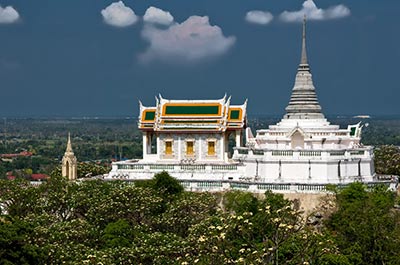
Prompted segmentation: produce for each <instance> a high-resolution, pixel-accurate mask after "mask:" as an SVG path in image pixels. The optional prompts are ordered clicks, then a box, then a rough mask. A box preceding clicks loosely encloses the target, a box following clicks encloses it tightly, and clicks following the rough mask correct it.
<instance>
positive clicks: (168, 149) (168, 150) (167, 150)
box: [165, 140, 172, 155]
mask: <svg viewBox="0 0 400 265" xmlns="http://www.w3.org/2000/svg"><path fill="white" fill-rule="evenodd" d="M165 154H166V155H172V141H171V140H170V141H165Z"/></svg>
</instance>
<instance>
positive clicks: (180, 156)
mask: <svg viewBox="0 0 400 265" xmlns="http://www.w3.org/2000/svg"><path fill="white" fill-rule="evenodd" d="M181 159H182V139H181V136H180V135H179V136H178V160H179V161H181Z"/></svg>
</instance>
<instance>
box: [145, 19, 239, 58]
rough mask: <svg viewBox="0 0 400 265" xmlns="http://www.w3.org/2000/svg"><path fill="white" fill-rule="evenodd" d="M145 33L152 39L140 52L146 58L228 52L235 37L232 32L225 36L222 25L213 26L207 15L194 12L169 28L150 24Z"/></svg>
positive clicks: (199, 56) (197, 56) (215, 54)
mask: <svg viewBox="0 0 400 265" xmlns="http://www.w3.org/2000/svg"><path fill="white" fill-rule="evenodd" d="M142 37H143V38H144V39H145V40H147V41H148V42H149V43H150V46H149V48H148V49H147V50H146V51H145V52H144V53H143V54H141V55H140V59H141V60H142V61H143V62H149V61H153V60H160V61H165V62H168V63H174V62H183V63H190V62H196V61H201V60H203V59H206V58H210V57H215V56H218V55H221V54H223V53H225V52H226V51H228V50H229V48H231V47H232V46H233V44H234V43H235V41H236V38H235V37H233V36H229V37H225V36H224V35H223V33H222V30H221V28H220V27H218V26H211V25H210V22H209V19H208V17H207V16H204V17H200V16H191V17H189V18H188V19H187V20H186V21H184V22H182V23H180V24H179V23H175V24H173V25H171V26H170V27H168V28H167V29H159V28H156V27H154V26H153V25H151V24H148V25H145V27H144V29H143V31H142Z"/></svg>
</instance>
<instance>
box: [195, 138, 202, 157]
mask: <svg viewBox="0 0 400 265" xmlns="http://www.w3.org/2000/svg"><path fill="white" fill-rule="evenodd" d="M201 137H202V136H201V135H199V156H198V158H196V159H198V160H202V159H203V153H202V152H203V148H202V144H203V140H202V138H201ZM195 151H196V150H195Z"/></svg>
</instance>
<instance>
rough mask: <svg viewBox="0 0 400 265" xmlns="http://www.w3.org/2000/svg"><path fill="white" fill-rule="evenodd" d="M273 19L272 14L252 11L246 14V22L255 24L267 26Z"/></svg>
mask: <svg viewBox="0 0 400 265" xmlns="http://www.w3.org/2000/svg"><path fill="white" fill-rule="evenodd" d="M273 18H274V16H273V15H272V14H271V13H270V12H266V11H260V10H252V11H249V12H247V13H246V17H245V20H246V21H247V22H250V23H254V24H260V25H267V24H268V23H269V22H271V21H272V19H273Z"/></svg>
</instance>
